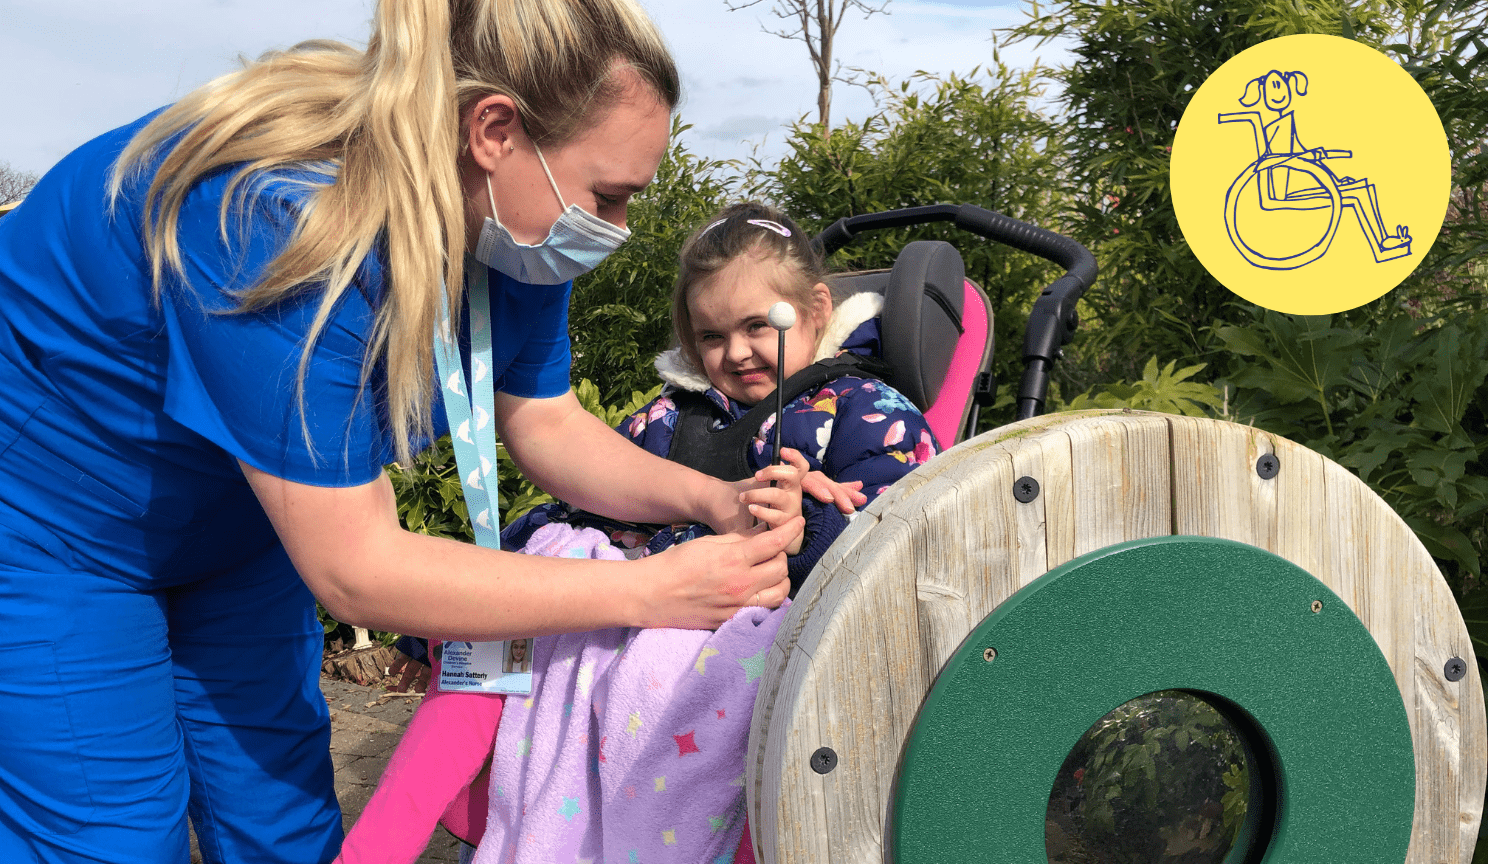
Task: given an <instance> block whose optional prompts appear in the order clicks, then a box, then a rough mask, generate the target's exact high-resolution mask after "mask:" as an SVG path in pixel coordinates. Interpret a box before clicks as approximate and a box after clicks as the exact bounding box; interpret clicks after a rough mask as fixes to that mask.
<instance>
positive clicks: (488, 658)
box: [439, 639, 532, 693]
mask: <svg viewBox="0 0 1488 864" xmlns="http://www.w3.org/2000/svg"><path fill="white" fill-rule="evenodd" d="M441 649H442V653H441V657H440V668H439V689H440V690H442V691H445V692H460V693H531V692H532V640H531V639H507V640H504V641H501V642H445V643H442V645H441Z"/></svg>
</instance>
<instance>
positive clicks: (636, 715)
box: [625, 711, 641, 738]
mask: <svg viewBox="0 0 1488 864" xmlns="http://www.w3.org/2000/svg"><path fill="white" fill-rule="evenodd" d="M640 728H641V712H639V711H632V712H630V722H629V723H627V724H626V726H625V731H626V732H629V733H630V737H632V738H634V737H636V732H637V731H639V730H640Z"/></svg>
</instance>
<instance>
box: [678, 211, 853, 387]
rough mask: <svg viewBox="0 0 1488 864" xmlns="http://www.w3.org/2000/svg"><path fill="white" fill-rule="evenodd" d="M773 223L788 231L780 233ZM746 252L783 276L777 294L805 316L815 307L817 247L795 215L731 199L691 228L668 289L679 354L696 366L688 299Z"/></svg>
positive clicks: (820, 275) (819, 271) (822, 275)
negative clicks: (777, 267)
mask: <svg viewBox="0 0 1488 864" xmlns="http://www.w3.org/2000/svg"><path fill="white" fill-rule="evenodd" d="M760 223H772V224H773V225H774V226H776V227H778V228H779V229H781V230H784V231H785V232H787V233H786V234H784V235H782V234H781V233H780V232H779V231H777V230H775V228H772V227H770V224H760ZM746 255H750V256H754V257H756V258H759V259H761V260H769V261H774V262H776V263H777V264H779V265H780V266H781V268H782V269H784V271H785V273H786V279H785V280H784V281H783V282H782V283H781V284H778V285H776V286H775V288H776V289H777V290H778V291H779V292H780V296H781V297H782V298H783V299H785V300H787V301H789V302H790V304H791V305H792V306H795V307H796V312H797V314H799V315H801V316H802V317H805V316H807V315H811V314H813V313H814V312H815V311H816V307H817V301H818V298H817V294H816V285H817V283H819V282H821V281H822V280H824V279H826V275H827V272H826V264H825V263H824V261H823V259H822V255H821V252H820V251H818V250H817V249H816V247H814V246H812V245H811V240H810V238H808V237H807V236H806V234H805V232H803V231H802V230H801V226H799V225H797V224H796V223H795V221H794V220H792V219H791V218H790V217H789V216H787V215H785V213H784V212H782V211H780V210H778V209H776V208H774V207H771V206H770V205H768V204H762V203H760V202H758V201H745V202H742V203H739V204H730V205H729V206H727V207H725V208H723V209H722V210H720V211H719V212H718V213H717V214H715V215H714V216H713V218H711V219H709V220H708V221H706V222H704V223H703V225H702V227H700V228H698V229H697V230H696V231H694V232H693V233H692V236H691V237H688V238H687V241H686V242H685V243H683V244H682V251H681V252H679V253H678V255H677V284H676V286H675V287H674V288H673V289H672V333H673V335H674V336H675V337H676V340H677V345H678V347H680V348H681V349H682V355H683V356H684V357H686V358H687V359H688V360H689V361H690V362H691V363H692V364H693V365H694V366H696V367H698V368H699V369H701V368H702V366H703V361H702V357H701V355H700V354H699V353H698V350H697V342H696V338H697V337H696V334H694V333H693V332H692V310H691V309H690V308H689V307H688V305H687V301H688V300H690V299H691V298H692V297H693V295H694V294H695V293H696V290H695V289H696V288H697V287H698V286H699V285H700V284H701V283H703V282H704V281H706V280H707V279H709V278H711V277H712V276H714V275H716V274H717V273H718V271H720V270H722V269H723V268H725V267H727V266H728V265H729V264H731V263H733V262H734V261H735V260H736V259H738V258H742V257H744V256H746ZM817 335H818V338H820V335H821V334H820V333H818V334H817Z"/></svg>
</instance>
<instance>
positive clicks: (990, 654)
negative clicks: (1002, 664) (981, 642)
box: [982, 648, 997, 663]
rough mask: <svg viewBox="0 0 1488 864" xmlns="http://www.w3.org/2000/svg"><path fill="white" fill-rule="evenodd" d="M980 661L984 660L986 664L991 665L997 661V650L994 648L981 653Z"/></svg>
mask: <svg viewBox="0 0 1488 864" xmlns="http://www.w3.org/2000/svg"><path fill="white" fill-rule="evenodd" d="M982 659H983V660H986V661H987V662H988V663H991V662H992V661H993V660H996V659H997V649H996V648H988V649H986V650H984V651H982Z"/></svg>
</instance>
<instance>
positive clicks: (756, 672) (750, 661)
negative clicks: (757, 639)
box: [739, 646, 770, 684]
mask: <svg viewBox="0 0 1488 864" xmlns="http://www.w3.org/2000/svg"><path fill="white" fill-rule="evenodd" d="M768 653H770V649H769V647H768V646H766V647H764V648H761V649H760V650H759V653H758V654H756V655H754V656H753V657H745V658H744V659H743V660H740V661H739V665H740V666H743V667H744V683H746V684H753V683H754V680H755V679H756V678H758V677H760V676H761V675H763V674H765V655H766V654H768Z"/></svg>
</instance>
